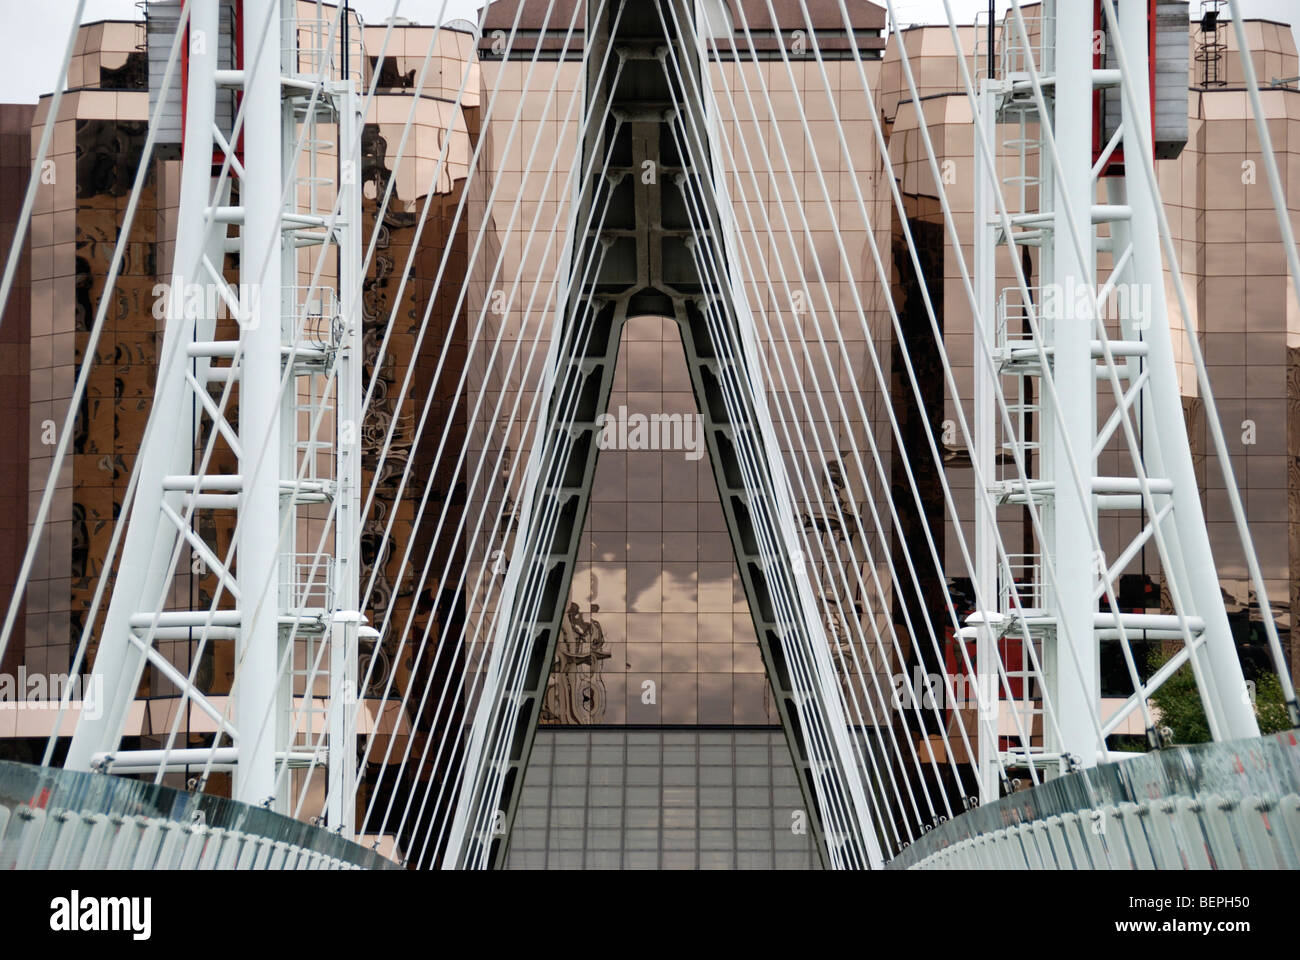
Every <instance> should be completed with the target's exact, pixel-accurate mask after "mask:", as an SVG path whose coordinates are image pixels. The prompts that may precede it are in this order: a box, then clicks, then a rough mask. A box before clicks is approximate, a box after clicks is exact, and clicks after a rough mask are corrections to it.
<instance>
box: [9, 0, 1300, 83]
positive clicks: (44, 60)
mask: <svg viewBox="0 0 1300 960" xmlns="http://www.w3.org/2000/svg"><path fill="white" fill-rule="evenodd" d="M1071 2H1074V3H1081V2H1084V0H1071ZM393 4H394V0H352V7H353V8H354V9H355V10H356V11H357V12H358V13H359V14H360V15H361V17H362V19H364V20H365V21H366V22H367V23H378V22H382V21H384V20H386V19H387V18H388V17H389V16H390V15H391V14H392V12H393ZM951 4H952V8H953V11H954V13H955V14H956V15H957V17H958V18H959V19H960V20H961V21H962V22H965V23H969V22H971V21H972V19H973V18H974V15H975V12H976V11H977V10H986V9H988V0H951ZM1008 5H1009V0H998V7H999V9H1000V10H1001V9H1005V8H1006V7H1007V6H1008ZM479 6H480V4H479V2H478V0H446V11H447V13H446V18H447V19H456V18H466V19H477V12H478V8H479ZM1190 6H1191V9H1192V11H1193V12H1194V13H1195V12H1198V11H1199V10H1200V3H1199V2H1197V0H1192V3H1191V4H1190ZM1241 6H1242V10H1243V11H1244V13H1245V15H1246V16H1248V17H1264V18H1267V19H1272V20H1279V21H1282V22H1284V23H1285V22H1288V21H1290V22H1292V23H1293V27H1292V29H1293V32H1295V33H1296V37H1297V43H1300V5H1298V4H1297V2H1296V0H1242V4H1241ZM442 8H443V0H400V2H399V6H398V14H399V16H402V17H405V18H406V19H408V20H413V21H415V22H417V23H433V22H434V21H435V20H436V19H437V17H438V12H439V10H441V9H442ZM894 8H895V10H896V11H897V13H898V17H899V19H900V20H901V21H902V22H903V23H905V24H906V23H931V22H944V12H943V3H942V0H896V2H895V4H894ZM75 9H76V2H75V0H0V103H34V102H35V101H36V99H37V97H39V96H40V95H41V94H43V93H49V92H50V91H51V90H52V89H53V88H54V84H55V83H56V81H57V79H58V78H57V75H58V71H59V65H60V63H61V62H62V59H63V49H64V47H65V46H66V44H67V37H68V28H69V26H70V25H71V23H70V21H71V19H72V12H73V11H74V10H75ZM139 16H140V10H139V7H137V6H136V2H135V0H86V14H85V17H84V19H85V20H86V21H94V20H128V19H138V18H139ZM1261 79H1270V78H1266V77H1265V78H1261Z"/></svg>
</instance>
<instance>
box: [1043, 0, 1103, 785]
mask: <svg viewBox="0 0 1300 960" xmlns="http://www.w3.org/2000/svg"><path fill="white" fill-rule="evenodd" d="M1053 6H1054V7H1055V21H1056V22H1055V65H1054V72H1055V76H1056V84H1055V86H1054V87H1053V92H1054V95H1055V105H1054V109H1053V117H1052V129H1053V131H1054V132H1055V137H1056V144H1057V148H1058V151H1059V155H1060V156H1059V159H1060V164H1061V166H1060V169H1059V170H1057V171H1055V173H1056V176H1057V183H1056V192H1055V207H1054V222H1053V232H1052V248H1053V250H1052V270H1051V273H1050V274H1049V273H1047V272H1046V271H1044V273H1043V278H1044V280H1046V281H1049V282H1051V283H1054V284H1056V285H1057V286H1056V289H1057V291H1058V292H1059V291H1064V294H1063V295H1062V296H1057V297H1050V298H1049V297H1044V298H1043V301H1044V302H1045V303H1055V304H1057V305H1059V306H1061V307H1062V308H1063V309H1061V310H1058V311H1056V312H1057V313H1058V314H1059V315H1057V316H1047V317H1045V318H1044V322H1045V324H1046V325H1047V326H1048V328H1049V332H1048V334H1047V339H1048V343H1049V344H1050V345H1051V347H1052V348H1053V351H1054V352H1053V365H1052V367H1053V369H1052V373H1053V376H1054V377H1055V382H1056V394H1057V397H1058V399H1059V402H1060V405H1061V407H1060V411H1059V412H1060V418H1059V420H1058V421H1057V422H1056V423H1055V424H1054V425H1053V428H1052V429H1051V431H1050V433H1051V448H1052V449H1051V461H1050V462H1051V469H1052V474H1051V479H1053V480H1054V481H1055V497H1054V503H1053V509H1052V510H1051V523H1050V525H1049V527H1048V536H1049V537H1050V538H1051V544H1050V545H1049V549H1050V551H1051V555H1052V559H1053V561H1054V562H1055V564H1056V580H1057V586H1058V592H1057V596H1056V598H1055V599H1056V603H1055V607H1056V614H1057V618H1058V621H1057V631H1056V641H1055V646H1056V651H1055V654H1056V655H1055V658H1054V659H1055V671H1054V673H1055V679H1056V689H1055V690H1054V691H1053V692H1054V694H1055V702H1056V711H1057V715H1058V717H1059V719H1060V726H1061V729H1060V730H1059V743H1058V744H1057V746H1058V747H1059V748H1060V750H1061V751H1062V752H1063V753H1069V754H1072V755H1073V756H1074V757H1076V758H1078V760H1079V761H1080V762H1081V763H1083V764H1084V765H1093V764H1095V763H1096V757H1097V742H1096V736H1095V732H1094V728H1093V724H1092V720H1091V718H1092V716H1093V715H1095V713H1096V712H1097V709H1098V704H1099V702H1100V657H1099V654H1098V649H1097V643H1096V640H1095V639H1094V637H1093V612H1094V610H1095V608H1096V603H1095V601H1094V600H1093V597H1092V584H1093V583H1094V582H1095V579H1096V577H1095V571H1094V569H1093V568H1094V565H1095V561H1094V559H1093V556H1092V548H1091V543H1092V537H1091V535H1090V533H1089V517H1090V515H1094V514H1095V511H1094V510H1093V506H1092V502H1091V500H1092V498H1091V496H1090V495H1089V494H1088V492H1087V485H1088V483H1089V481H1090V478H1091V477H1092V475H1093V474H1094V473H1095V468H1094V461H1093V458H1092V455H1091V450H1092V444H1093V439H1094V437H1095V436H1096V373H1095V369H1094V368H1095V366H1096V363H1095V361H1093V359H1092V353H1091V340H1092V339H1093V329H1092V321H1091V319H1090V318H1089V317H1087V316H1077V315H1075V311H1074V310H1073V309H1071V305H1072V304H1073V303H1074V302H1076V301H1075V298H1074V297H1072V296H1071V295H1070V292H1071V291H1075V290H1078V289H1079V288H1080V287H1083V286H1086V283H1087V281H1086V280H1085V277H1086V276H1088V275H1091V274H1092V273H1093V270H1092V263H1091V262H1089V263H1087V264H1081V263H1080V262H1079V253H1078V252H1077V251H1076V248H1075V242H1074V238H1073V237H1072V236H1071V233H1070V223H1069V221H1068V220H1067V218H1066V216H1065V209H1066V205H1067V204H1069V205H1070V206H1071V207H1072V208H1073V210H1074V216H1075V222H1076V223H1077V224H1078V226H1079V229H1080V230H1081V231H1083V238H1082V247H1083V252H1084V255H1085V256H1087V257H1088V258H1089V260H1090V261H1091V260H1092V259H1094V257H1093V253H1092V250H1093V243H1092V227H1091V223H1090V221H1091V218H1090V216H1089V211H1090V210H1091V209H1092V204H1093V190H1094V188H1093V180H1092V42H1091V37H1092V32H1093V10H1092V4H1090V3H1082V2H1079V0H1068V2H1057V3H1055V4H1044V12H1045V13H1047V12H1049V11H1050V10H1051V8H1052V7H1053ZM1044 419H1046V417H1045V418H1044ZM1045 432H1046V431H1045ZM1067 444H1068V447H1069V449H1070V451H1071V452H1072V453H1073V457H1074V464H1075V465H1076V466H1077V467H1078V469H1079V471H1080V473H1081V474H1082V477H1083V483H1084V491H1083V492H1082V495H1081V491H1080V490H1079V485H1078V484H1077V483H1076V482H1075V479H1074V477H1073V475H1072V472H1071V461H1070V457H1069V456H1067V453H1066V449H1067ZM1067 626H1068V632H1067V629H1066V628H1067ZM1066 644H1072V646H1073V650H1071V649H1069V648H1067V646H1066Z"/></svg>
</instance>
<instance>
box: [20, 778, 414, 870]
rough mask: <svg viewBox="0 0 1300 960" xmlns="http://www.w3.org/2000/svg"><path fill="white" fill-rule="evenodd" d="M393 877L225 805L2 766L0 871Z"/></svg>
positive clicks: (331, 837)
mask: <svg viewBox="0 0 1300 960" xmlns="http://www.w3.org/2000/svg"><path fill="white" fill-rule="evenodd" d="M15 868H17V869H36V870H42V869H51V868H54V869H102V868H117V869H273V870H274V869H345V870H346V869H363V870H377V869H396V868H397V865H396V864H395V863H393V862H392V861H390V860H388V859H386V858H385V857H383V856H381V855H380V854H378V853H376V852H374V851H373V850H368V849H366V848H365V847H362V846H359V845H357V844H355V843H352V842H351V841H349V840H345V839H344V838H343V837H340V836H337V835H335V834H332V833H329V832H327V831H325V830H323V829H321V828H319V827H315V826H313V825H311V824H309V823H304V822H303V821H301V820H294V819H292V818H290V817H286V816H282V815H280V814H278V813H273V812H272V811H270V810H265V809H261V808H258V807H250V806H248V805H247V804H243V803H239V802H237V801H234V800H229V799H226V798H225V797H215V796H211V795H208V794H203V793H189V792H186V791H184V790H175V789H173V788H171V787H162V786H156V785H154V784H152V783H147V782H143V781H140V780H128V779H125V778H123V777H114V776H110V775H107V774H100V773H80V772H74V771H69V770H59V769H53V768H50V767H35V766H30V765H28V764H23V763H14V762H11V761H5V760H0V870H5V869H15Z"/></svg>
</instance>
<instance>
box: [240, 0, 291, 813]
mask: <svg viewBox="0 0 1300 960" xmlns="http://www.w3.org/2000/svg"><path fill="white" fill-rule="evenodd" d="M280 12H281V5H280V2H279V0H245V3H244V22H243V30H244V51H245V56H246V57H248V58H249V59H248V61H247V62H246V63H245V76H251V77H253V82H252V83H251V84H249V85H248V86H247V89H246V90H245V94H244V110H245V122H244V169H245V171H246V176H245V177H244V180H243V185H242V192H241V196H240V205H241V206H242V207H243V208H244V229H243V235H242V238H241V239H242V253H241V257H240V272H241V278H242V280H243V282H244V283H259V281H260V286H259V287H258V288H257V293H258V296H257V297H256V299H255V309H254V310H253V311H252V316H251V317H250V318H248V319H246V321H245V323H244V326H243V328H242V330H241V331H240V338H241V341H242V344H243V360H242V373H241V378H240V388H239V389H240V395H239V441H240V444H241V445H242V447H243V458H242V461H241V463H240V473H241V474H242V475H243V476H244V478H245V484H246V486H245V489H244V493H243V502H242V505H241V517H240V532H239V538H238V546H237V557H238V575H239V577H238V579H239V587H240V590H241V592H242V594H243V598H244V599H243V605H244V610H243V623H242V629H241V631H240V640H239V643H238V645H237V649H236V662H237V663H238V664H239V677H238V682H237V688H236V690H235V716H236V718H237V719H236V723H235V726H236V727H237V728H238V729H239V730H240V731H241V734H242V737H241V742H240V755H239V765H238V767H237V768H236V770H235V784H234V796H235V799H237V800H241V801H243V802H245V803H249V804H252V805H254V806H259V805H261V804H263V803H265V802H266V801H267V800H268V799H270V798H271V796H272V795H273V793H274V792H275V773H276V771H275V750H276V739H277V736H278V729H277V727H278V721H279V718H278V717H277V716H276V710H275V706H276V702H277V700H278V699H279V698H278V686H279V685H278V684H277V683H276V673H277V669H278V666H279V663H278V656H277V654H278V650H279V625H278V623H277V620H278V615H279V608H280V602H279V589H278V587H279V581H280V570H279V563H278V556H277V553H278V536H279V530H280V490H279V480H280V462H279V461H280V452H281V451H280V444H281V435H280V413H281V403H280V397H279V384H280V377H281V367H280V337H281V302H282V298H283V286H284V285H283V276H282V274H283V271H282V255H281V251H282V242H283V241H282V237H281V229H280V228H281V218H280V212H281V210H280V196H281V192H282V189H283V177H284V151H283V137H284V122H283V112H284V110H283V107H282V100H281V96H280V82H279V79H280V74H281V64H280V57H281V51H280V30H281V23H280ZM264 29H265V36H263V30H264ZM258 598H261V602H260V603H259V602H258Z"/></svg>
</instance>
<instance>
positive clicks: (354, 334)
mask: <svg viewBox="0 0 1300 960" xmlns="http://www.w3.org/2000/svg"><path fill="white" fill-rule="evenodd" d="M340 86H341V89H340V90H339V91H338V92H337V93H336V94H335V98H334V102H335V104H336V106H337V108H338V116H339V121H338V122H339V137H338V141H339V144H340V145H341V146H340V152H339V175H338V191H339V210H340V216H339V219H338V222H337V231H336V234H337V238H338V249H339V308H340V310H341V311H342V312H341V316H340V323H341V339H340V342H339V343H338V344H337V349H338V351H339V357H338V380H337V391H338V392H337V398H338V401H337V414H336V429H335V437H334V444H335V456H336V461H335V462H336V475H335V489H334V497H335V504H336V509H335V520H334V522H335V534H334V543H335V547H334V607H335V609H336V611H338V612H337V613H336V614H335V617H334V625H333V631H332V634H331V640H330V643H331V646H330V700H331V702H330V732H329V758H330V759H329V786H328V807H327V811H326V813H327V816H328V819H329V825H330V828H331V829H335V828H338V827H342V828H343V833H344V835H345V836H346V837H348V838H349V839H351V837H352V835H353V834H354V833H355V830H356V824H355V819H356V798H355V793H356V782H355V781H356V769H355V768H356V756H357V751H356V730H357V727H356V713H357V704H358V701H359V698H360V693H359V691H358V690H357V654H358V650H357V641H358V635H359V630H360V629H361V622H362V620H363V617H362V615H361V613H360V604H361V595H360V594H361V587H360V574H361V569H360V561H359V550H360V535H361V528H360V524H361V483H362V474H361V416H362V412H361V388H362V379H363V376H362V362H361V361H362V357H361V332H362V331H361V321H362V317H361V284H362V277H361V129H362V124H363V123H364V122H365V117H363V116H361V112H360V111H361V104H360V101H359V99H358V96H357V91H356V89H355V87H354V84H353V82H352V81H351V80H350V79H348V78H346V77H345V78H344V79H343V82H342V84H341V85H340Z"/></svg>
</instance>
